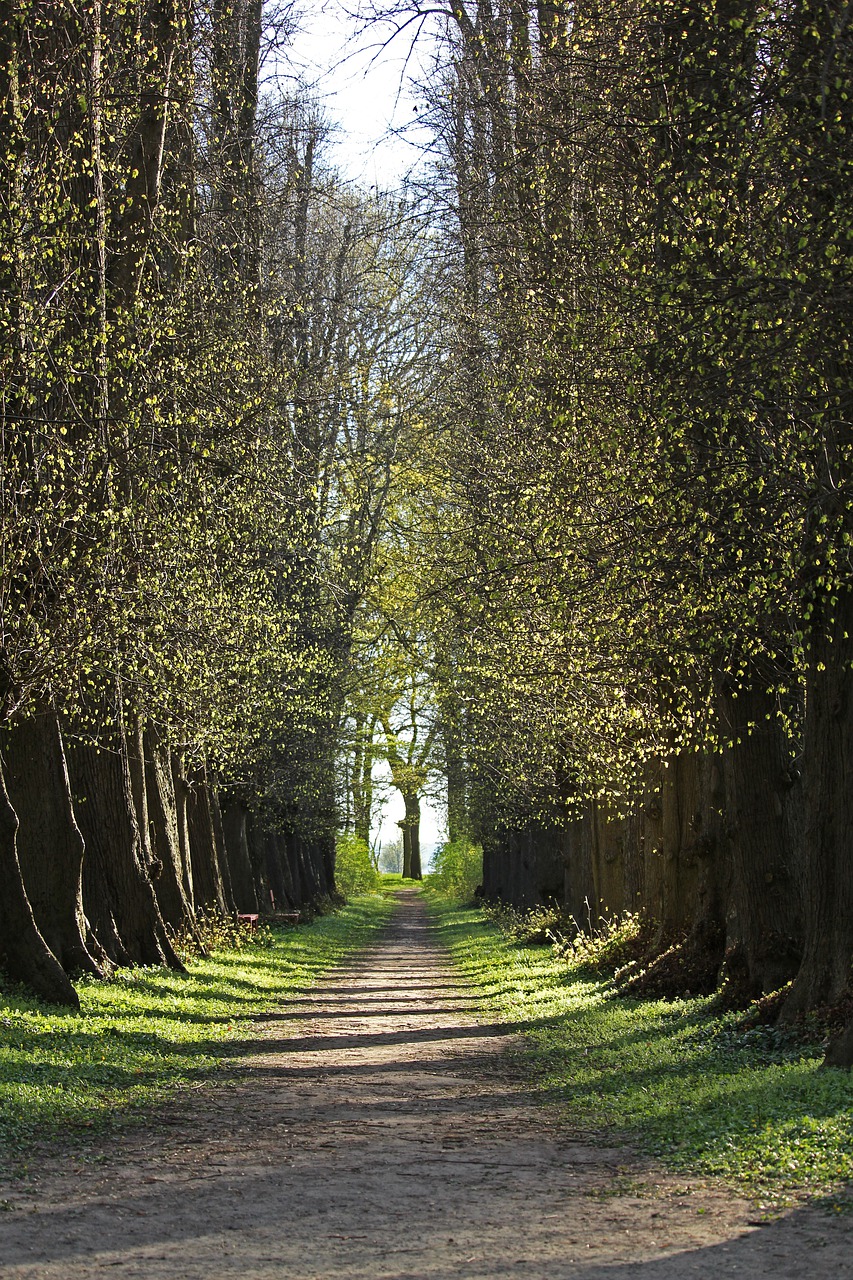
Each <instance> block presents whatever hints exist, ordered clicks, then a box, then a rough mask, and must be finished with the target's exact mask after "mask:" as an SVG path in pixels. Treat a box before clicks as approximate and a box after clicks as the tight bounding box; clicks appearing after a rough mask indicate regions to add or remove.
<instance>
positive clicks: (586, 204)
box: [0, 0, 853, 1019]
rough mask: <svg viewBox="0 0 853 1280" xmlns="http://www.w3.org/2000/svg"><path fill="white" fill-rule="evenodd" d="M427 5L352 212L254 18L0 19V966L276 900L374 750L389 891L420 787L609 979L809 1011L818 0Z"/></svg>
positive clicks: (840, 289) (839, 330)
mask: <svg viewBox="0 0 853 1280" xmlns="http://www.w3.org/2000/svg"><path fill="white" fill-rule="evenodd" d="M431 12H432V10H431ZM419 13H420V9H419V6H418V3H417V0H413V3H412V5H411V6H410V7H407V6H406V5H405V4H404V5H403V6H397V7H396V8H395V9H394V10H393V11H388V12H385V13H382V12H380V11H379V9H377V15H376V17H377V20H378V21H382V20H385V21H391V22H395V23H397V24H398V25H399V24H400V23H405V22H406V21H407V20H408V19H409V18H417V17H418V15H419ZM421 16H424V15H423V14H422V15H421ZM433 18H435V14H434V13H433ZM438 20H439V22H440V24H441V37H440V40H439V43H438V54H437V60H436V67H435V70H434V74H433V75H432V78H431V80H430V82H429V83H425V84H423V85H421V86H420V89H421V92H422V95H423V97H424V100H425V102H426V111H425V112H423V113H422V123H424V124H425V127H428V128H430V129H431V131H432V145H431V150H430V154H429V156H428V157H427V160H426V162H425V164H424V166H423V167H422V168H421V170H420V171H419V172H420V175H421V176H420V177H419V178H418V179H417V182H416V183H414V184H412V185H410V186H409V187H407V188H406V189H404V190H403V191H402V192H401V193H398V194H396V195H381V194H377V193H376V192H375V191H372V192H370V193H368V192H366V191H364V190H361V189H360V188H359V187H358V186H357V185H356V184H352V183H346V182H344V181H343V180H342V179H341V178H340V176H339V175H338V174H337V173H336V172H335V171H334V169H333V168H332V167H331V166H330V165H329V163H328V162H327V160H326V159H325V155H326V148H325V143H326V127H325V125H324V123H323V121H322V119H321V118H320V117H319V116H318V115H317V114H316V113H315V112H314V111H313V110H312V109H311V108H310V107H309V106H308V105H307V102H306V101H302V100H301V99H300V97H299V95H297V96H296V97H295V98H292V99H291V98H283V97H282V96H281V95H280V94H276V93H273V92H271V91H267V90H266V89H265V88H264V77H263V50H265V49H267V48H275V49H280V48H281V47H282V45H286V39H287V35H288V30H287V24H288V22H289V21H290V19H289V17H288V15H287V14H283V12H282V11H281V10H280V9H276V11H275V12H273V6H267V7H266V8H265V7H264V6H263V5H262V4H260V3H258V2H250V0H233V3H231V4H229V5H224V4H221V3H219V2H218V0H210V2H209V3H208V2H207V0H202V3H193V4H189V3H184V2H182V0H169V3H165V2H162V0H156V2H155V0H151V2H150V3H144V4H141V5H133V6H131V5H128V4H126V3H124V2H122V0H86V3H85V4H83V5H76V6H72V5H70V4H65V3H62V4H55V3H47V0H42V2H39V0H9V2H8V3H4V4H2V5H0V46H1V47H0V115H2V128H1V129H0V134H2V144H3V145H2V152H0V170H2V173H1V174H0V183H2V199H0V219H2V227H1V228H0V289H2V296H3V310H2V321H0V324H2V334H0V350H1V351H2V388H1V389H0V395H2V398H0V437H2V448H3V476H2V481H0V486H2V487H0V503H2V519H3V531H2V539H3V541H2V559H0V601H2V635H1V636H0V645H2V648H0V705H2V717H3V728H2V744H0V751H1V752H2V787H0V859H2V873H1V874H2V886H3V887H2V893H0V951H2V954H3V964H4V967H5V969H6V971H7V973H8V974H9V976H10V977H12V978H15V979H20V980H22V981H24V982H27V983H29V984H30V985H31V986H32V987H33V988H34V989H35V990H36V991H37V992H38V993H39V994H41V995H43V996H45V997H47V998H50V999H54V1000H58V1001H60V1002H66V1003H73V1002H74V1000H75V998H76V997H75V993H74V989H73V986H72V985H71V983H70V981H69V974H71V975H73V974H74V973H76V972H80V971H88V972H91V973H96V974H97V973H101V974H105V973H108V972H109V971H110V970H111V969H112V967H113V966H115V965H124V964H150V963H165V964H170V965H178V964H180V961H179V959H178V957H177V955H176V953H175V950H174V945H173V939H174V935H175V931H176V930H178V929H180V928H186V929H190V930H192V928H193V922H194V920H195V918H196V914H197V912H198V911H200V910H202V909H208V908H215V909H216V910H219V911H222V912H234V911H235V910H237V911H242V912H254V911H258V910H261V911H268V910H272V909H276V908H281V907H286V908H298V907H299V906H302V905H310V904H316V903H319V902H320V901H321V900H322V899H323V898H324V897H327V896H329V895H331V894H333V893H334V889H335V884H334V861H335V833H336V831H341V830H344V831H346V832H348V833H349V835H350V836H352V837H354V838H356V839H357V840H358V841H360V842H362V843H363V844H365V845H366V844H368V843H369V841H370V833H371V828H372V826H373V824H374V820H375V811H376V805H375V799H376V787H375V766H376V764H377V761H379V760H384V761H385V762H387V766H388V768H389V769H390V774H391V777H392V780H393V784H394V786H395V787H396V788H397V789H398V790H399V791H400V793H401V795H402V796H403V799H404V803H405V819H404V821H403V824H402V832H403V848H404V859H405V869H406V872H407V873H409V874H412V875H419V873H420V867H419V861H420V854H419V841H418V818H419V812H420V803H421V799H422V797H423V795H424V793H425V790H426V789H427V788H428V787H435V786H436V785H437V782H436V780H437V779H439V778H440V779H441V780H442V781H441V785H442V786H443V787H444V788H446V796H447V805H448V827H449V830H448V835H449V837H450V840H451V841H452V842H455V841H458V840H476V841H478V842H480V843H481V844H482V846H483V857H484V861H483V892H484V894H485V895H486V896H487V897H497V898H502V899H504V900H507V901H510V902H513V903H515V904H516V905H527V904H532V903H535V902H541V901H544V900H549V899H554V900H556V901H558V902H559V903H561V904H563V905H564V906H565V908H566V910H567V911H568V912H569V913H571V914H573V915H574V916H575V918H576V919H577V921H578V922H579V924H580V925H581V926H582V927H587V928H595V927H597V925H598V924H599V923H600V922H601V921H602V920H605V919H609V918H612V917H613V916H614V915H618V914H620V913H623V912H626V911H630V912H638V911H639V912H641V913H643V915H644V917H645V919H646V921H647V929H646V936H647V938H648V955H647V957H646V966H645V967H646V974H647V977H646V981H647V983H649V984H651V987H650V989H653V987H654V983H655V982H658V983H659V987H660V989H666V990H674V989H677V988H680V989H681V990H692V991H697V990H703V991H711V990H714V989H716V988H717V986H718V985H719V984H720V983H722V984H723V985H724V988H725V990H726V991H727V992H728V993H729V998H730V999H732V1000H749V999H754V998H757V997H761V996H765V995H769V994H771V993H777V992H781V994H780V995H779V996H778V997H777V998H776V1006H777V1007H778V1010H779V1016H780V1017H782V1018H785V1019H792V1018H794V1017H796V1016H798V1015H799V1014H801V1013H802V1012H804V1011H807V1010H810V1009H813V1008H816V1007H820V1006H822V1005H826V1004H828V1003H833V1002H838V1001H839V1000H840V999H841V998H842V997H843V996H844V995H845V993H846V992H847V991H848V988H849V983H850V971H851V963H853V848H851V840H853V834H851V833H853V814H850V813H848V809H849V807H850V805H851V803H853V801H851V796H853V789H851V786H850V778H849V776H848V775H849V768H848V765H847V761H848V760H849V759H850V758H851V752H853V744H851V742H850V741H849V739H850V738H851V735H853V697H851V692H853V691H851V688H850V682H851V662H853V640H851V636H853V573H851V567H852V566H851V541H853V526H852V525H851V515H850V512H851V501H850V499H851V494H850V488H851V482H853V455H851V448H853V438H851V368H850V345H849V343H850V337H849V329H850V316H851V296H850V281H851V256H853V221H851V212H850V208H849V199H848V198H847V197H848V192H849V189H850V180H851V176H853V173H852V172H851V170H853V147H851V128H850V93H851V67H850V53H851V34H850V14H849V11H848V8H847V7H846V6H845V5H842V4H841V3H840V0H839V3H830V4H828V5H827V4H823V5H821V6H818V5H816V4H814V3H813V0H796V3H785V4H784V5H780V4H776V3H768V4H763V5H759V4H756V3H753V2H752V0H750V3H745V4H744V3H741V4H736V3H726V4H723V3H717V4H712V3H707V2H706V0H649V2H648V3H647V4H645V5H643V6H639V7H638V6H634V5H631V4H625V3H620V4H616V3H611V4H607V5H605V6H603V7H602V6H593V7H585V6H582V5H581V6H577V5H575V6H570V5H568V4H567V3H564V0H549V2H548V3H537V4H532V5H528V4H525V3H520V2H517V0H511V2H508V3H506V4H503V5H499V6H497V7H495V6H494V5H493V4H492V3H491V0H458V2H457V0H451V3H449V4H448V6H447V7H446V11H444V12H443V14H441V15H439V18H438ZM274 26H275V30H273V27H274ZM273 35H274V36H275V38H274V39H272V38H271V37H272V36H273ZM415 188H417V190H415ZM674 955H677V957H678V963H677V965H674V964H673V956H674Z"/></svg>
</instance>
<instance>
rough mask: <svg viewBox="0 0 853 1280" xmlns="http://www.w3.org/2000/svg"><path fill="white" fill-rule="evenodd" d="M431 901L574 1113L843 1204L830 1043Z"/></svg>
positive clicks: (846, 1168) (850, 1110)
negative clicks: (724, 1010)
mask: <svg viewBox="0 0 853 1280" xmlns="http://www.w3.org/2000/svg"><path fill="white" fill-rule="evenodd" d="M427 901H428V903H429V905H430V909H431V911H432V912H433V913H434V915H435V917H436V923H437V924H438V927H439V929H440V931H441V934H442V936H443V938H444V939H445V941H446V943H447V945H448V946H449V947H450V949H451V952H452V955H453V957H454V960H455V962H456V964H457V965H458V966H459V968H460V969H461V970H462V971H463V973H465V974H466V976H467V977H468V978H469V979H470V980H471V981H472V982H473V983H474V985H475V986H477V987H479V989H480V992H481V996H482V998H483V1000H484V1002H485V1004H486V1005H487V1007H488V1012H489V1016H490V1017H492V1018H495V1019H497V1020H499V1021H502V1022H504V1023H509V1024H514V1025H516V1026H517V1027H518V1029H519V1030H520V1031H522V1032H523V1033H524V1042H523V1048H522V1050H521V1053H522V1055H523V1058H524V1066H525V1070H526V1071H527V1072H528V1073H529V1074H530V1076H531V1077H532V1078H533V1079H535V1080H536V1081H537V1083H538V1086H539V1088H540V1089H542V1090H543V1091H547V1092H548V1093H550V1095H551V1096H553V1097H555V1098H556V1099H557V1100H558V1101H559V1103H560V1104H561V1106H562V1108H563V1109H564V1111H565V1113H566V1115H567V1118H568V1119H569V1120H570V1122H571V1123H573V1124H576V1125H578V1126H581V1127H584V1128H587V1129H589V1128H592V1129H605V1130H608V1131H609V1133H610V1136H611V1137H613V1136H615V1135H617V1134H621V1135H623V1136H624V1137H625V1138H627V1139H628V1140H630V1141H632V1142H634V1143H636V1144H637V1145H638V1146H639V1147H640V1148H641V1149H643V1150H645V1151H646V1152H648V1153H650V1154H653V1155H655V1156H657V1157H659V1158H660V1159H661V1160H662V1161H663V1162H665V1163H666V1164H667V1165H669V1166H670V1167H671V1168H674V1169H679V1170H684V1171H687V1172H690V1173H692V1174H694V1175H696V1174H714V1175H719V1176H722V1177H723V1178H725V1179H727V1180H728V1181H730V1182H733V1183H737V1184H739V1185H740V1186H741V1188H743V1189H746V1190H748V1191H750V1192H752V1193H754V1194H755V1195H756V1196H757V1197H758V1198H759V1199H761V1198H765V1199H768V1200H770V1201H773V1202H774V1203H777V1204H778V1203H784V1202H785V1200H786V1198H789V1197H790V1196H792V1195H801V1194H803V1193H809V1194H812V1195H827V1196H828V1197H829V1200H830V1202H831V1203H833V1204H834V1205H835V1207H836V1208H839V1209H840V1208H842V1207H845V1205H846V1203H847V1202H846V1200H845V1199H844V1197H840V1196H839V1195H838V1194H837V1193H838V1190H839V1188H840V1187H842V1186H843V1184H845V1183H848V1182H850V1181H851V1180H853V1075H851V1073H849V1072H846V1071H840V1070H836V1069H829V1070H821V1071H819V1070H818V1067H819V1064H820V1061H821V1059H822V1057H823V1051H822V1049H821V1048H820V1046H819V1045H817V1044H805V1045H804V1044H803V1043H802V1042H800V1041H798V1040H797V1039H796V1038H795V1037H794V1036H792V1035H786V1034H785V1033H784V1032H783V1031H782V1030H780V1029H776V1028H771V1027H755V1028H753V1029H752V1030H744V1029H743V1028H742V1027H741V1026H739V1018H738V1015H737V1014H733V1013H728V1014H715V1013H714V1012H713V1010H712V1007H711V999H710V998H709V997H697V998H692V999H686V1000H679V1001H660V1000H637V999H628V998H625V997H620V996H618V995H616V994H615V991H614V988H613V982H612V978H611V977H609V976H608V975H607V974H602V973H601V972H595V971H593V970H592V969H591V968H589V967H584V965H583V963H580V964H574V965H570V964H568V963H567V962H566V960H565V959H560V958H559V957H558V956H556V955H555V954H554V952H553V950H552V949H551V948H550V947H542V946H525V945H520V944H518V943H514V942H513V941H512V940H510V939H508V938H506V937H505V936H503V935H502V934H501V933H500V932H499V931H498V930H497V929H496V928H495V927H494V926H490V925H488V924H487V923H486V922H485V921H484V918H483V914H482V912H481V911H479V910H474V909H470V908H462V907H459V906H454V905H452V904H450V903H447V902H446V901H442V900H441V899H440V898H438V897H435V896H434V895H428V897H427Z"/></svg>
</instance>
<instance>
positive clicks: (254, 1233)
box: [0, 894, 853, 1280]
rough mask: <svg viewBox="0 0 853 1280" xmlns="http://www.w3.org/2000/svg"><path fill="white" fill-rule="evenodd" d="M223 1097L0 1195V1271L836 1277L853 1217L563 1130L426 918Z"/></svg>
mask: <svg viewBox="0 0 853 1280" xmlns="http://www.w3.org/2000/svg"><path fill="white" fill-rule="evenodd" d="M258 1030H259V1037H258V1040H257V1042H256V1043H255V1044H254V1045H253V1047H252V1052H251V1054H250V1056H249V1057H248V1058H245V1059H241V1060H240V1062H239V1064H238V1067H237V1069H236V1071H235V1074H234V1078H233V1080H232V1081H231V1083H230V1084H228V1085H226V1086H222V1087H217V1088H216V1089H215V1090H213V1091H209V1090H208V1091H205V1092H203V1093H200V1094H198V1095H195V1096H193V1095H191V1101H189V1102H188V1101H187V1099H186V1096H185V1097H184V1100H183V1102H182V1103H181V1104H180V1106H179V1105H178V1104H176V1105H175V1107H174V1108H173V1110H172V1111H171V1112H163V1113H162V1114H160V1115H159V1116H156V1117H154V1118H152V1120H151V1121H150V1123H149V1124H148V1125H147V1126H146V1127H145V1128H144V1129H137V1130H135V1131H133V1132H132V1133H131V1135H130V1136H129V1137H126V1138H125V1139H124V1140H123V1142H122V1143H121V1144H119V1143H118V1142H117V1141H113V1142H110V1143H107V1144H106V1145H105V1147H104V1149H103V1150H102V1151H101V1152H99V1153H98V1157H97V1160H95V1161H92V1160H91V1157H90V1158H89V1159H88V1160H87V1161H86V1162H85V1163H81V1162H80V1160H79V1159H77V1160H74V1159H70V1158H68V1159H65V1158H64V1159H62V1160H60V1161H59V1162H55V1163H51V1166H50V1168H49V1169H46V1170H45V1172H44V1173H43V1175H42V1176H41V1178H40V1179H39V1181H38V1182H37V1183H34V1184H26V1185H23V1186H21V1185H18V1186H15V1187H8V1186H6V1187H0V1201H2V1200H5V1201H6V1204H7V1207H8V1211H7V1212H4V1213H2V1214H0V1276H3V1277H13V1276H14V1277H28V1278H30V1277H36V1276H39V1277H51V1278H54V1277H55V1278H56V1280H59V1278H60V1277H61V1278H62V1280H80V1278H82V1277H87V1276H121V1277H144V1278H145V1280H165V1277H169V1278H170V1280H185V1278H186V1280H196V1278H198V1280H202V1278H203V1280H219V1278H220V1277H222V1280H225V1278H227V1277H237V1276H239V1277H241V1278H242V1280H260V1278H261V1277H264V1278H266V1277H273V1276H275V1277H282V1276H286V1277H291V1276H292V1277H304V1278H306V1280H307V1278H308V1277H324V1278H326V1277H338V1276H347V1277H394V1278H395V1280H404V1278H406V1280H415V1278H418V1277H430V1278H432V1277H450V1276H463V1277H472V1278H473V1277H477V1278H482V1280H492V1278H494V1277H501V1276H511V1277H519V1278H520V1280H533V1278H535V1280H546V1278H547V1280H561V1278H562V1277H569V1276H571V1277H584V1280H593V1278H595V1277H601V1278H602V1280H603V1278H604V1277H608V1278H609V1280H621V1278H622V1277H624V1278H625V1280H628V1277H630V1278H631V1280H676V1278H680V1277H707V1278H708V1280H711V1277H713V1278H714V1280H717V1278H718V1277H720V1276H743V1277H750V1280H752V1277H761V1276H773V1277H775V1278H776V1280H782V1278H786V1277H792V1278H793V1277H797V1280H799V1278H800V1277H801V1276H802V1275H803V1274H808V1275H809V1276H813V1277H830V1276H831V1277H833V1280H835V1278H840V1277H845V1276H851V1277H853V1228H851V1226H850V1224H849V1223H848V1222H839V1221H834V1220H830V1219H829V1218H828V1217H827V1216H826V1215H825V1214H824V1213H823V1212H821V1211H819V1210H815V1209H799V1210H796V1211H794V1212H792V1213H791V1214H789V1215H788V1217H787V1218H785V1219H784V1220H783V1221H780V1222H776V1223H773V1224H772V1225H770V1226H765V1227H759V1226H754V1225H750V1219H754V1217H755V1210H754V1208H753V1207H752V1206H750V1205H749V1204H747V1203H746V1202H745V1201H740V1200H737V1199H733V1198H732V1197H731V1196H728V1195H727V1194H726V1193H725V1192H724V1191H722V1190H720V1189H719V1188H714V1187H709V1186H707V1185H702V1184H698V1183H696V1184H694V1185H693V1186H691V1187H686V1186H685V1185H684V1184H683V1183H679V1182H677V1181H676V1180H674V1179H673V1178H671V1177H667V1176H661V1174H660V1173H659V1171H656V1170H655V1168H654V1167H653V1166H652V1165H650V1164H648V1163H646V1162H644V1161H642V1160H640V1159H637V1158H635V1157H632V1156H631V1154H630V1153H626V1151H625V1150H624V1149H612V1148H607V1147H603V1146H601V1145H596V1144H594V1143H590V1142H582V1141H578V1139H577V1136H576V1135H571V1134H567V1133H564V1132H561V1130H560V1127H559V1125H558V1123H557V1122H556V1119H555V1117H554V1116H553V1115H552V1114H551V1113H550V1112H549V1111H548V1110H547V1109H545V1108H543V1107H541V1106H540V1105H538V1104H537V1103H536V1102H535V1101H533V1100H531V1097H530V1096H529V1095H528V1094H527V1092H526V1091H525V1089H524V1083H523V1081H519V1080H517V1079H513V1076H512V1072H511V1071H510V1070H509V1069H508V1067H507V1064H506V1062H505V1060H504V1059H503V1057H502V1054H501V1050H502V1049H503V1048H504V1047H505V1046H506V1043H507V1041H506V1036H505V1033H504V1030H503V1029H502V1028H501V1027H494V1026H488V1025H484V1024H483V1023H482V1022H478V1021H477V1020H476V1016H475V1010H474V1008H473V1006H472V1003H471V998H470V994H469V993H468V992H467V991H466V990H465V989H463V988H461V987H460V986H459V984H458V981H457V980H456V979H455V978H454V976H453V974H452V973H451V972H450V971H449V969H448V967H447V964H446V961H445V959H444V956H443V954H442V952H441V950H440V948H439V947H438V945H437V943H436V941H435V939H434V938H433V937H432V936H431V934H430V929H429V925H428V921H427V918H426V916H425V913H424V909H423V906H422V904H421V902H420V901H419V900H418V898H417V897H415V896H413V895H411V894H402V895H401V905H400V909H399V911H398V913H397V915H396V917H395V919H394V922H393V924H392V926H391V927H390V929H389V930H388V932H387V934H386V935H385V936H384V937H383V939H382V940H381V942H380V943H379V944H377V945H376V947H375V948H374V949H373V950H371V951H370V952H369V953H367V954H365V955H364V956H363V957H361V959H360V960H359V961H358V962H357V963H356V964H355V965H353V966H352V967H350V968H349V969H347V970H346V971H345V972H338V973H335V974H333V975H331V976H330V977H329V978H328V979H327V980H326V981H325V982H324V983H323V984H322V985H321V986H319V987H316V988H314V989H313V990H312V991H311V992H309V993H306V994H305V996H303V997H301V998H300V999H299V1000H298V1001H297V1002H295V1004H294V1005H293V1006H289V1007H288V1008H287V1009H286V1010H285V1011H283V1012H282V1013H280V1014H279V1015H277V1016H275V1017H272V1018H270V1019H269V1020H267V1021H266V1022H265V1023H263V1024H260V1025H259V1028H258Z"/></svg>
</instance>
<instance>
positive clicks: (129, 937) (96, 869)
mask: <svg viewBox="0 0 853 1280" xmlns="http://www.w3.org/2000/svg"><path fill="white" fill-rule="evenodd" d="M111 748H112V749H106V748H100V749H99V748H98V747H95V746H93V745H91V744H90V743H86V742H74V743H72V745H71V749H70V751H69V761H68V762H69V766H70V770H69V771H70V775H71V790H72V794H73V796H74V801H75V808H76V813H77V818H78V822H79V824H80V830H81V831H82V832H83V838H84V840H85V842H86V858H85V861H84V864H83V898H84V901H85V903H86V908H87V911H88V912H89V916H90V918H91V920H92V923H93V926H94V928H95V932H96V934H97V936H98V939H99V941H100V942H101V943H102V945H103V947H104V949H105V950H106V952H107V954H108V955H109V957H110V959H111V960H113V961H114V962H115V963H116V964H131V965H133V964H142V965H147V964H155V965H156V964H165V965H169V966H170V967H171V968H173V969H178V970H183V965H182V964H181V962H180V960H179V959H178V957H177V955H176V954H175V951H174V948H173V947H172V944H171V942H170V940H169V937H168V934H167V933H166V928H165V925H164V924H163V917H162V916H161V915H160V908H159V907H158V905H157V898H156V896H155V893H154V885H153V883H152V881H151V877H150V874H149V870H150V869H149V867H148V865H146V862H145V853H144V847H143V843H142V837H141V835H140V830H139V822H138V820H137V816H136V807H135V805H134V801H133V791H132V784H131V776H130V764H129V759H128V750H127V743H126V742H125V739H124V734H123V733H122V732H121V730H117V731H116V732H115V733H114V735H113V740H112V744H111Z"/></svg>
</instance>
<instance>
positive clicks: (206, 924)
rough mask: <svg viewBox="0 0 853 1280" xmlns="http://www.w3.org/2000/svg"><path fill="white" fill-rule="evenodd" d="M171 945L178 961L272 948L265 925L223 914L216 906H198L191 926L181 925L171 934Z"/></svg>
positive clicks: (270, 935) (187, 923)
mask: <svg viewBox="0 0 853 1280" xmlns="http://www.w3.org/2000/svg"><path fill="white" fill-rule="evenodd" d="M172 942H173V944H174V947H175V950H176V951H177V953H178V955H179V957H180V958H181V960H190V959H192V958H193V957H194V956H202V955H207V954H209V953H210V952H212V951H242V950H243V948H244V947H248V946H252V947H259V946H262V947H267V946H271V945H272V934H271V933H270V931H269V929H268V928H267V927H266V926H265V925H259V926H256V927H254V928H253V927H252V925H250V924H248V923H246V922H244V921H242V920H237V919H236V918H235V917H234V916H229V915H226V914H225V913H224V912H222V911H220V910H219V908H218V907H200V908H199V910H198V911H197V912H196V913H195V917H194V919H193V922H192V924H190V923H189V922H188V921H187V922H184V923H183V924H182V925H180V927H179V928H178V929H176V930H175V931H174V932H173V934H172Z"/></svg>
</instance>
